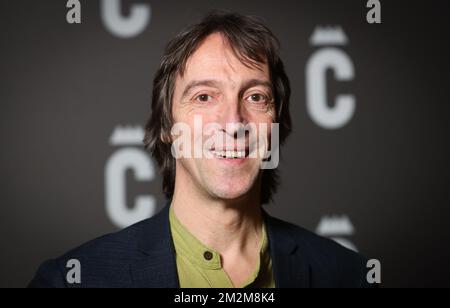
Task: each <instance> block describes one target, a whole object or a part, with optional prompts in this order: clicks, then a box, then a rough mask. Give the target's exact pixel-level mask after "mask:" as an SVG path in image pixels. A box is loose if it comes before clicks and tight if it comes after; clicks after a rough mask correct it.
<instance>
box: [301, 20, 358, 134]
mask: <svg viewBox="0 0 450 308" xmlns="http://www.w3.org/2000/svg"><path fill="white" fill-rule="evenodd" d="M348 42H349V40H348V37H347V35H346V34H345V32H344V30H343V29H342V28H341V27H340V26H327V27H321V26H317V27H316V28H315V29H314V32H313V33H312V35H311V37H310V39H309V43H310V45H311V46H313V47H319V49H318V50H317V51H315V52H314V53H313V54H312V55H311V56H310V58H309V59H308V61H307V63H306V68H305V74H306V76H305V77H306V78H305V79H306V109H307V111H308V114H309V116H310V117H311V119H312V120H313V122H314V123H316V124H317V125H318V126H320V127H322V128H325V129H338V128H341V127H343V126H345V125H346V124H347V123H348V122H350V120H351V119H352V117H353V114H354V113H355V106H356V99H355V97H354V95H351V94H340V95H338V96H337V97H336V98H335V99H334V100H333V101H331V102H329V101H328V100H327V98H328V95H327V94H328V93H327V83H326V73H327V71H328V70H331V71H332V72H333V73H334V78H335V79H336V80H337V81H341V82H342V81H346V82H348V81H351V80H353V79H354V77H355V70H354V66H353V62H352V60H351V59H350V57H349V56H348V54H347V53H346V52H345V51H344V50H343V49H342V47H343V46H345V45H347V44H348ZM329 99H331V98H329Z"/></svg>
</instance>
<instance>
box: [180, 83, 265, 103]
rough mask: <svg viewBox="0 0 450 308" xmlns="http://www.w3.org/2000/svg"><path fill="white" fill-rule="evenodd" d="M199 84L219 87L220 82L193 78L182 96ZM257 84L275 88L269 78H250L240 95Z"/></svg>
mask: <svg viewBox="0 0 450 308" xmlns="http://www.w3.org/2000/svg"><path fill="white" fill-rule="evenodd" d="M199 86H207V87H214V88H219V87H220V82H219V81H217V80H213V79H205V80H193V81H191V82H190V83H189V84H188V85H187V86H186V87H185V88H184V90H183V94H182V95H181V98H182V99H183V98H184V97H185V96H186V95H187V94H189V92H191V91H192V89H194V88H196V87H199ZM256 86H263V87H266V88H269V89H270V90H271V91H272V90H273V86H272V83H271V82H270V81H267V80H263V79H250V80H248V81H246V82H245V83H244V85H243V86H242V88H241V90H240V91H239V96H242V95H243V94H244V92H245V91H247V90H248V89H249V88H251V87H256Z"/></svg>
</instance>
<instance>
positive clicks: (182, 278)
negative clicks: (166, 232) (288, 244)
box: [169, 206, 275, 288]
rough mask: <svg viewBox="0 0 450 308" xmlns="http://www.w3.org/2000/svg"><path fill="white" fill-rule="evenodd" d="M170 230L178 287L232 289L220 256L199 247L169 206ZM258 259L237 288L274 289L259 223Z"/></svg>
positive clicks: (264, 230) (207, 248) (204, 247)
mask: <svg viewBox="0 0 450 308" xmlns="http://www.w3.org/2000/svg"><path fill="white" fill-rule="evenodd" d="M169 221H170V229H171V232H172V238H173V242H174V246H175V254H176V263H177V271H178V279H179V282H180V287H181V288H234V286H233V283H232V281H231V279H230V278H229V277H228V275H227V273H226V272H225V270H224V269H223V267H222V263H221V259H220V254H219V253H218V252H217V251H214V250H213V249H211V248H209V247H207V246H205V245H203V244H202V243H201V242H200V241H199V240H197V238H195V237H194V236H193V235H192V234H191V233H190V232H189V231H188V230H187V229H186V228H185V227H184V226H183V225H182V224H181V223H180V221H179V220H178V218H177V217H176V216H175V213H174V212H173V209H172V206H171V207H170V214H169ZM262 235H263V237H262V241H261V244H260V245H261V246H260V258H259V259H258V262H257V265H256V268H255V270H254V271H253V272H252V273H251V274H250V276H249V277H248V279H247V280H246V281H245V283H244V284H242V285H241V286H240V287H242V288H246V287H251V288H274V287H275V281H274V279H273V273H272V260H271V258H270V253H269V244H268V241H267V235H266V229H265V225H264V224H263V232H262Z"/></svg>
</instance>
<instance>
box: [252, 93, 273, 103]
mask: <svg viewBox="0 0 450 308" xmlns="http://www.w3.org/2000/svg"><path fill="white" fill-rule="evenodd" d="M247 100H249V101H250V102H251V103H267V101H268V97H267V96H266V95H264V94H259V93H255V94H252V95H250V96H249V97H248V98H247Z"/></svg>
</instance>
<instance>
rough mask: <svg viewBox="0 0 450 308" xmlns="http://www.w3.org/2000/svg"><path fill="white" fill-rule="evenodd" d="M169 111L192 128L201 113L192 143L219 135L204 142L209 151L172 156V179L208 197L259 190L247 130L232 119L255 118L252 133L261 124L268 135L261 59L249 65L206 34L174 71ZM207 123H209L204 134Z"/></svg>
mask: <svg viewBox="0 0 450 308" xmlns="http://www.w3.org/2000/svg"><path fill="white" fill-rule="evenodd" d="M172 114H173V119H174V122H175V123H185V124H187V125H188V126H189V127H190V129H191V132H194V131H195V129H196V128H198V127H196V126H195V125H194V122H195V121H194V119H197V120H198V119H201V125H202V128H203V129H202V130H203V135H201V134H200V135H199V134H194V133H192V144H195V143H199V142H200V143H201V144H204V142H205V140H207V139H208V138H210V136H211V135H215V136H219V138H221V139H222V140H224V141H225V142H224V143H223V144H212V145H210V146H208V147H207V150H208V151H207V152H208V153H206V154H209V155H202V157H201V158H178V159H177V160H176V185H187V186H188V187H189V186H192V185H194V186H195V188H196V189H197V190H198V191H200V192H201V193H203V194H206V195H207V196H209V197H212V198H218V199H227V200H234V199H238V198H240V197H242V196H245V195H246V194H248V193H249V192H251V191H255V193H257V194H259V186H258V185H260V176H259V175H260V173H261V170H260V166H261V159H260V158H250V157H254V156H252V155H251V153H249V148H250V149H252V148H254V146H253V142H252V141H251V138H250V139H249V134H246V135H245V134H244V135H242V134H241V133H238V127H239V125H238V124H239V123H240V124H243V125H246V124H248V123H252V124H255V125H256V126H254V127H256V131H255V132H254V133H255V134H258V129H259V126H260V124H265V125H267V127H268V129H267V134H266V138H267V139H266V140H270V124H271V123H272V122H273V121H274V114H275V111H274V103H273V93H272V85H271V82H270V75H269V69H268V66H267V64H262V63H259V64H258V65H257V66H255V65H252V66H251V67H249V66H248V65H245V64H243V63H242V62H241V60H239V58H237V57H236V55H235V53H234V52H233V49H232V47H231V46H230V45H229V43H228V41H227V40H226V39H225V38H224V37H223V36H222V35H221V34H219V33H214V34H211V35H209V36H208V37H207V38H206V39H205V40H204V41H203V42H202V43H201V44H200V46H199V47H198V48H197V50H196V51H195V52H194V53H193V54H192V55H191V57H190V58H189V59H188V61H187V63H186V68H185V70H184V73H183V75H182V76H180V75H178V76H177V79H176V82H175V89H174V94H173V104H172ZM212 123H214V125H211V124H212ZM207 127H209V128H211V127H214V129H213V132H211V131H209V132H208V133H209V134H208V136H206V133H205V131H207V129H206V128H207ZM250 135H251V134H250ZM256 136H257V135H256ZM255 151H256V149H255ZM249 154H250V155H249ZM249 156H250V157H249Z"/></svg>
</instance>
